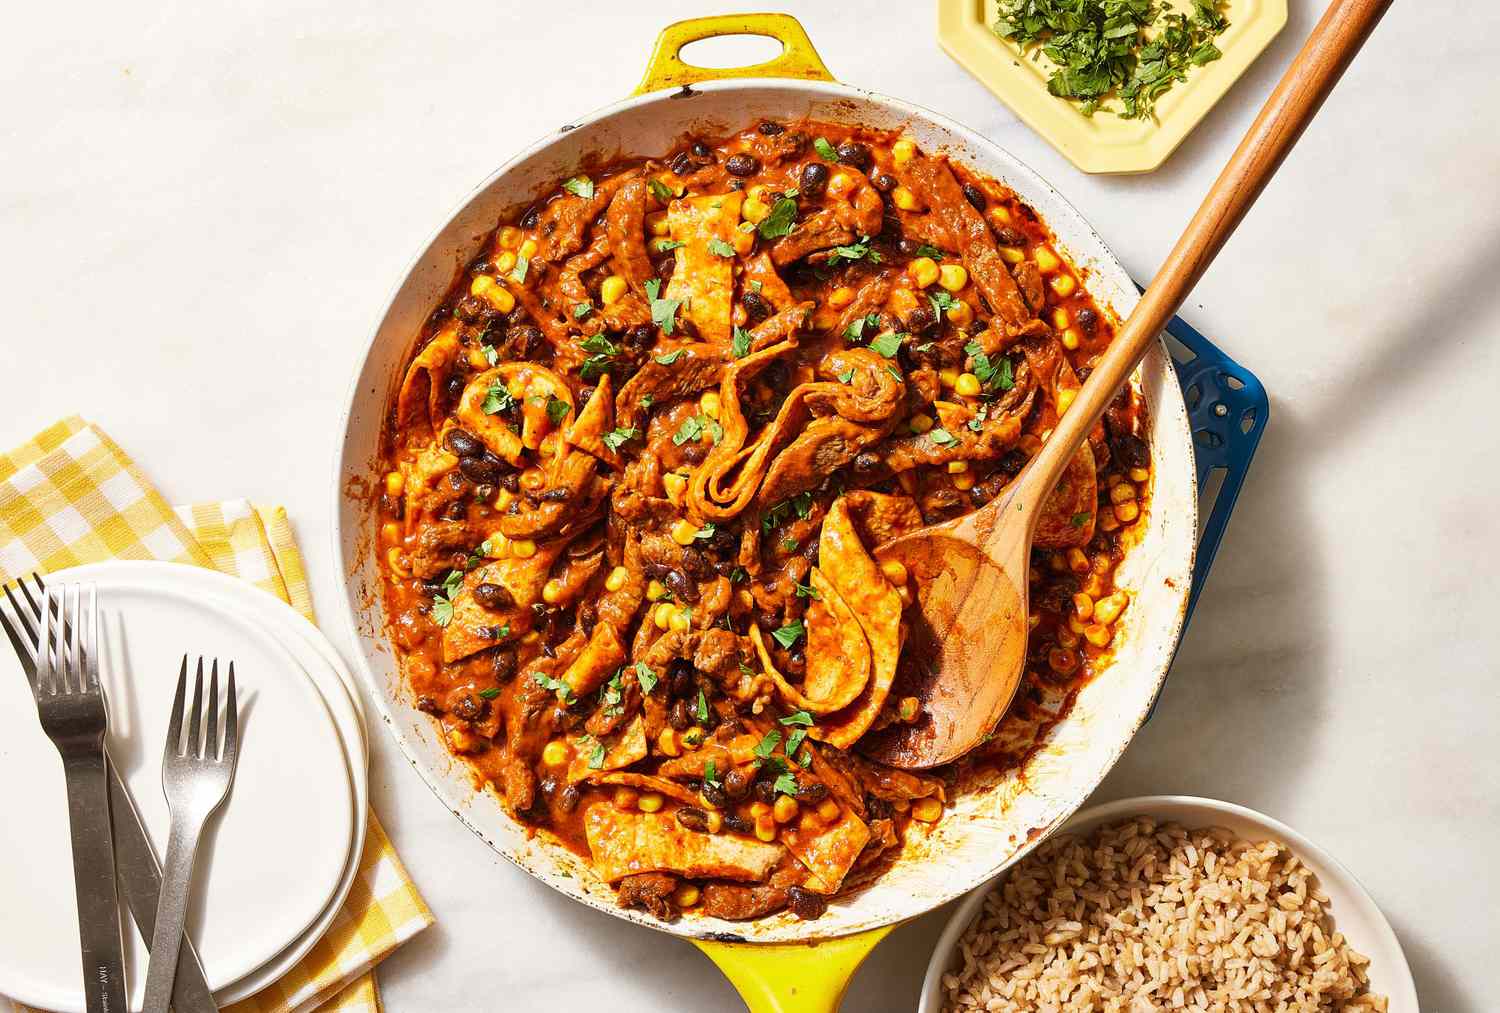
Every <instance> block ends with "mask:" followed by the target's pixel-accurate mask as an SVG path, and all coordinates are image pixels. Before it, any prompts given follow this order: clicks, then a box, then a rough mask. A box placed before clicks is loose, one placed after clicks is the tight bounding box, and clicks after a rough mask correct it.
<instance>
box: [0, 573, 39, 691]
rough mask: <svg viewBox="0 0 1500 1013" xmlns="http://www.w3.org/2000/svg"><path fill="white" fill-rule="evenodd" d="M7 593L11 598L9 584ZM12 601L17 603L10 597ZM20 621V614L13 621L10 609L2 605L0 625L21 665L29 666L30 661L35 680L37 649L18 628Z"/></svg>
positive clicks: (31, 673)
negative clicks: (3, 628)
mask: <svg viewBox="0 0 1500 1013" xmlns="http://www.w3.org/2000/svg"><path fill="white" fill-rule="evenodd" d="M5 595H6V597H7V598H10V586H9V585H6V587H5ZM10 601H11V604H12V605H14V604H15V599H13V598H10ZM20 621H21V620H20V617H19V616H18V617H17V618H16V620H15V622H14V623H13V622H12V621H11V618H10V613H9V611H8V610H7V609H6V608H5V606H3V605H0V626H4V627H5V636H6V638H7V639H8V640H9V641H10V646H11V647H12V648H13V649H14V650H15V652H16V657H18V658H20V659H21V667H22V668H26V667H27V663H28V662H30V666H31V672H30V673H29V674H30V676H31V679H32V681H33V682H35V681H36V649H35V647H34V646H33V645H32V643H31V641H30V639H29V638H27V637H24V636H22V635H21V631H20V629H18V628H17V626H16V623H19V622H20Z"/></svg>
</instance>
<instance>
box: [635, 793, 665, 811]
mask: <svg viewBox="0 0 1500 1013" xmlns="http://www.w3.org/2000/svg"><path fill="white" fill-rule="evenodd" d="M662 802H663V799H662V797H661V792H659V791H648V792H646V793H644V794H643V795H641V797H640V798H638V799H636V803H635V804H636V808H638V809H639V810H640V811H641V812H643V813H654V812H661V804H662Z"/></svg>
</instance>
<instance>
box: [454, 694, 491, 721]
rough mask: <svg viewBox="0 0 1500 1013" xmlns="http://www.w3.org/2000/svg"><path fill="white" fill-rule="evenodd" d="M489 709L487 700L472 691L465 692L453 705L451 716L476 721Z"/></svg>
mask: <svg viewBox="0 0 1500 1013" xmlns="http://www.w3.org/2000/svg"><path fill="white" fill-rule="evenodd" d="M489 709H490V705H489V701H487V700H485V699H483V698H482V697H478V696H475V695H474V694H473V693H465V694H464V695H463V696H461V697H459V698H458V702H457V703H455V704H454V705H453V716H454V717H457V718H459V719H461V720H463V721H478V720H479V719H480V718H482V717H484V712H485V711H487V710H489Z"/></svg>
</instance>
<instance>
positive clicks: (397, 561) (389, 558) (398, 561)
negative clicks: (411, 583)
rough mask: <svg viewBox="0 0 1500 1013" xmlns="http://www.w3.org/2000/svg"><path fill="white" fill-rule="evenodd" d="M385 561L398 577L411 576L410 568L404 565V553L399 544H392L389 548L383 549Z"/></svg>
mask: <svg viewBox="0 0 1500 1013" xmlns="http://www.w3.org/2000/svg"><path fill="white" fill-rule="evenodd" d="M385 561H386V565H388V566H389V567H390V568H391V572H393V573H395V574H396V575H397V576H398V577H410V576H411V570H409V569H408V568H407V566H406V553H404V552H402V551H401V546H399V545H392V546H391V547H390V548H389V549H387V550H385Z"/></svg>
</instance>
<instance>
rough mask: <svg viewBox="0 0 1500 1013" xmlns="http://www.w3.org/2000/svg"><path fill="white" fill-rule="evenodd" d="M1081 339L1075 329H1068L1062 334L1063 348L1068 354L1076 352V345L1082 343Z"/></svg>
mask: <svg viewBox="0 0 1500 1013" xmlns="http://www.w3.org/2000/svg"><path fill="white" fill-rule="evenodd" d="M1082 338H1083V335H1081V334H1079V333H1078V330H1077V329H1076V328H1073V327H1069V328H1068V329H1067V330H1065V331H1063V332H1062V343H1063V347H1064V348H1066V349H1067V350H1068V351H1070V352H1076V351H1078V345H1079V344H1080V342H1081V341H1082Z"/></svg>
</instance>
